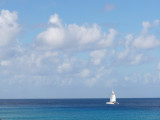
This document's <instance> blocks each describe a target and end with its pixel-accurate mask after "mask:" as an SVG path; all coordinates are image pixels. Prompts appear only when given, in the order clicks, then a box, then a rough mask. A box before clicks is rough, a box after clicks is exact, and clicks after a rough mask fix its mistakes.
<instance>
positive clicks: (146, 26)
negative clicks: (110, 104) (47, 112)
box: [0, 0, 160, 99]
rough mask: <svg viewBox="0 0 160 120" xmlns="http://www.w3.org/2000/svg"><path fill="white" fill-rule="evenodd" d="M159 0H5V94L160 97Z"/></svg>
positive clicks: (1, 46) (1, 26)
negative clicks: (113, 94) (114, 94)
mask: <svg viewBox="0 0 160 120" xmlns="http://www.w3.org/2000/svg"><path fill="white" fill-rule="evenodd" d="M159 4H160V1H159V0H134V1H129V0H45V1H42V0H34V1H33V0H14V1H13V0H12V1H11V0H0V88H1V90H0V99H6V98H9V99H12V98H108V97H110V95H111V91H112V90H114V91H115V93H116V96H117V97H118V98H150V97H156V98H157V97H160V94H159V91H160V16H159V12H160V7H159Z"/></svg>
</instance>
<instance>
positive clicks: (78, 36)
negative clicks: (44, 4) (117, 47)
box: [35, 14, 117, 50]
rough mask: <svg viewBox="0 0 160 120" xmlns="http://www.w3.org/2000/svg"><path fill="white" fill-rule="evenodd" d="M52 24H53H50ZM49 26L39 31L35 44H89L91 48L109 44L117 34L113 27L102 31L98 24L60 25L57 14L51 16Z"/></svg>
mask: <svg viewBox="0 0 160 120" xmlns="http://www.w3.org/2000/svg"><path fill="white" fill-rule="evenodd" d="M52 24H53V25H52ZM49 25H50V26H49V27H48V29H47V30H45V31H44V32H41V33H40V34H39V35H38V36H37V38H36V41H35V46H36V47H38V48H44V49H56V48H61V49H62V48H63V49H74V50H75V49H77V50H79V49H82V50H83V49H86V48H87V47H89V44H90V46H91V44H92V48H94V47H97V43H98V42H99V41H100V42H99V43H98V44H99V47H101V46H104V47H106V46H110V45H111V44H112V42H113V40H114V38H115V36H116V34H117V32H116V31H115V30H114V29H110V31H109V34H108V35H106V33H103V32H102V31H101V28H100V26H98V25H97V24H93V25H91V26H89V25H87V24H84V25H81V26H79V25H76V24H68V25H64V26H63V25H62V23H61V20H60V19H59V17H58V15H57V14H54V15H52V16H51V18H50V20H49Z"/></svg>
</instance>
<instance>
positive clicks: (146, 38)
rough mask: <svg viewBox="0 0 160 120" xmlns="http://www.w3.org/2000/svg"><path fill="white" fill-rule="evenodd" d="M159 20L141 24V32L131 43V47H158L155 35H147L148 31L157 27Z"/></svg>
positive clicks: (159, 42) (159, 44)
mask: <svg viewBox="0 0 160 120" xmlns="http://www.w3.org/2000/svg"><path fill="white" fill-rule="evenodd" d="M158 24H159V20H155V21H153V23H149V22H142V25H143V30H142V32H141V33H140V35H138V36H137V37H136V38H135V39H134V42H133V46H134V47H136V48H141V49H147V48H155V47H157V46H160V40H159V39H158V38H156V36H155V35H152V34H149V33H148V30H149V29H150V28H152V27H155V26H158Z"/></svg>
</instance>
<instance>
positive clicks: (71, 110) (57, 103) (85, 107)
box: [0, 98, 160, 120]
mask: <svg viewBox="0 0 160 120" xmlns="http://www.w3.org/2000/svg"><path fill="white" fill-rule="evenodd" d="M106 101H109V99H1V100H0V118H1V120H160V98H144V99H140V98H136V99H135V98H134V99H131V98H130V99H127V98H125V99H117V101H118V102H119V103H120V104H119V105H106V104H105V103H106Z"/></svg>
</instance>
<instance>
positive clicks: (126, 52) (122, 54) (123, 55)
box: [118, 49, 130, 59]
mask: <svg viewBox="0 0 160 120" xmlns="http://www.w3.org/2000/svg"><path fill="white" fill-rule="evenodd" d="M129 51H130V50H129V49H125V50H124V51H122V52H119V53H118V59H124V58H125V57H127V55H128V53H129Z"/></svg>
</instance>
